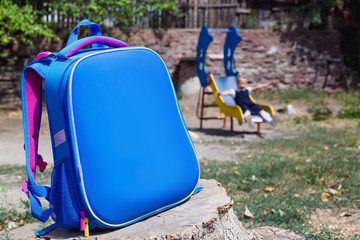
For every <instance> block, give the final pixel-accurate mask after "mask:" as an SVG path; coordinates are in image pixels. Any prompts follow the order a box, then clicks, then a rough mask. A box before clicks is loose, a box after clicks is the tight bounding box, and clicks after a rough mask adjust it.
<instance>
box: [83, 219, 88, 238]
mask: <svg viewBox="0 0 360 240" xmlns="http://www.w3.org/2000/svg"><path fill="white" fill-rule="evenodd" d="M84 234H85V237H88V236H89V219H87V218H85V231H84Z"/></svg>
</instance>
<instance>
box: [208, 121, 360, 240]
mask: <svg viewBox="0 0 360 240" xmlns="http://www.w3.org/2000/svg"><path fill="white" fill-rule="evenodd" d="M359 144H360V127H354V128H349V127H348V128H346V129H345V128H344V129H334V128H331V129H330V128H321V127H315V126H313V125H311V124H310V126H309V129H308V130H306V131H303V132H302V133H301V134H300V135H298V136H296V137H295V138H294V139H286V140H285V139H274V140H265V141H262V142H260V143H250V144H249V146H248V148H249V152H256V154H253V157H252V159H250V160H246V161H244V159H241V157H239V159H237V162H227V163H219V162H209V163H208V164H207V165H206V166H205V165H204V166H202V167H201V177H202V178H207V179H211V178H214V179H216V180H218V181H220V182H221V183H222V184H223V186H224V187H225V188H226V189H227V191H228V193H229V195H230V196H232V197H233V199H234V201H235V205H234V206H235V207H234V208H235V212H236V213H237V214H238V216H239V218H241V215H242V213H243V212H244V210H245V206H247V207H248V208H249V210H250V211H251V212H252V213H253V214H254V216H255V217H254V219H252V220H246V219H242V222H243V223H245V226H247V227H250V228H252V227H257V226H263V225H270V226H277V227H281V228H286V229H290V230H292V231H295V232H297V233H299V234H301V235H303V236H305V237H306V238H308V239H337V238H338V237H339V236H337V235H336V234H335V233H332V232H331V231H329V230H327V229H324V230H323V231H321V232H320V233H316V232H315V231H314V230H313V229H312V227H311V226H310V224H309V223H308V221H309V217H310V214H311V212H312V211H314V210H315V209H317V208H320V209H322V208H330V209H331V208H339V207H353V208H360V174H359V171H360V158H359V149H358V148H359ZM266 187H273V188H274V190H273V191H271V192H265V191H264V189H265V188H266ZM329 188H332V189H336V190H338V191H339V194H335V195H333V196H331V198H330V199H329V201H328V202H323V201H322V195H321V194H322V193H324V192H327V191H328V189H329Z"/></svg>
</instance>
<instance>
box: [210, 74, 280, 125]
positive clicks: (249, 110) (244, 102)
mask: <svg viewBox="0 0 360 240" xmlns="http://www.w3.org/2000/svg"><path fill="white" fill-rule="evenodd" d="M279 82H280V81H279V80H274V81H271V82H267V83H262V84H259V85H257V86H255V87H246V84H247V80H246V79H245V78H239V77H238V78H237V80H236V85H237V87H238V89H229V90H226V91H223V92H216V93H215V96H216V97H218V96H222V95H230V96H232V97H233V98H234V100H235V102H236V104H237V105H239V106H240V107H241V109H242V111H243V113H244V118H245V120H246V122H247V123H248V124H249V126H250V127H253V123H252V122H251V115H260V117H261V118H262V119H264V121H266V122H268V123H270V124H271V125H272V126H275V124H276V121H275V119H273V118H272V117H271V115H270V113H268V112H266V111H264V110H262V109H261V108H260V107H259V106H258V105H256V104H254V103H253V102H252V101H251V100H250V97H249V95H250V94H251V92H253V91H256V90H258V89H260V88H264V87H268V86H271V85H277V84H279Z"/></svg>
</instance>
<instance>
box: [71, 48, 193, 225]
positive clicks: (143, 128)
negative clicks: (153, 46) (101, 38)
mask: <svg viewBox="0 0 360 240" xmlns="http://www.w3.org/2000/svg"><path fill="white" fill-rule="evenodd" d="M66 99H67V107H68V109H69V111H68V117H69V119H71V121H70V129H71V132H72V134H71V135H72V136H71V137H72V145H73V146H72V147H73V149H74V154H75V155H74V159H75V161H76V164H77V167H78V173H79V178H80V188H81V190H82V196H83V199H84V202H85V203H86V204H85V205H86V208H87V212H88V213H91V215H92V216H93V218H94V219H96V220H97V221H98V222H100V223H101V224H103V225H104V226H110V227H119V226H124V225H126V224H129V223H132V222H134V221H136V220H139V219H141V218H144V217H146V216H149V215H152V214H155V213H156V212H159V211H162V210H165V209H167V208H169V207H172V206H174V205H176V204H179V203H181V202H183V201H184V200H186V199H188V198H189V197H190V196H191V194H192V193H193V192H194V190H195V188H196V186H197V183H198V179H199V165H198V161H197V158H196V154H195V149H194V146H193V143H192V141H191V139H190V136H189V134H188V131H187V128H186V125H185V122H184V120H183V117H182V114H181V111H180V108H179V105H178V101H177V97H176V94H175V91H174V88H173V85H172V82H171V78H170V75H169V72H168V70H167V68H166V66H165V64H164V62H163V61H162V59H161V58H160V57H159V56H158V55H157V54H156V53H155V52H153V51H152V50H150V49H146V48H141V47H129V48H122V49H109V50H103V51H100V52H97V53H92V54H90V55H88V56H86V57H83V58H82V59H80V60H79V61H78V62H77V63H76V64H75V65H74V67H73V69H72V72H71V74H70V76H69V79H68V83H67V88H66Z"/></svg>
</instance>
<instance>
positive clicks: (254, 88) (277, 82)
mask: <svg viewBox="0 0 360 240" xmlns="http://www.w3.org/2000/svg"><path fill="white" fill-rule="evenodd" d="M279 83H280V80H274V81H271V82H267V83H262V84H259V85H257V86H255V87H253V88H252V90H251V91H253V92H254V91H256V90H259V89H261V88H265V87H269V86H275V85H277V84H279Z"/></svg>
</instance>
